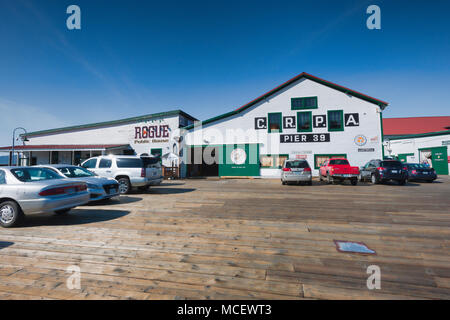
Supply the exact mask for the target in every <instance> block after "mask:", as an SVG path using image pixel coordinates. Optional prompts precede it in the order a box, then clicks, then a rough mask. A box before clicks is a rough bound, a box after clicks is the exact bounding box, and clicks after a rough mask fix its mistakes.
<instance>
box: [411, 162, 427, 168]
mask: <svg viewBox="0 0 450 320" xmlns="http://www.w3.org/2000/svg"><path fill="white" fill-rule="evenodd" d="M408 168H409V169H419V168H420V169H422V168H424V167H423V166H422V165H421V164H418V163H417V164H416V163H408Z"/></svg>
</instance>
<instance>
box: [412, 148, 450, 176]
mask: <svg viewBox="0 0 450 320" xmlns="http://www.w3.org/2000/svg"><path fill="white" fill-rule="evenodd" d="M419 151H420V152H419V154H420V162H421V163H423V162H425V161H427V163H428V164H430V166H431V167H432V168H434V170H436V173H437V174H444V175H448V161H447V156H448V154H447V147H434V148H426V149H420V150H419ZM430 162H431V163H430Z"/></svg>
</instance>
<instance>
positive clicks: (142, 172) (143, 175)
mask: <svg viewBox="0 0 450 320" xmlns="http://www.w3.org/2000/svg"><path fill="white" fill-rule="evenodd" d="M141 178H145V168H142V169H141Z"/></svg>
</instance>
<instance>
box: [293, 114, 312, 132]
mask: <svg viewBox="0 0 450 320" xmlns="http://www.w3.org/2000/svg"><path fill="white" fill-rule="evenodd" d="M297 131H298V132H312V113H311V111H307V112H297Z"/></svg>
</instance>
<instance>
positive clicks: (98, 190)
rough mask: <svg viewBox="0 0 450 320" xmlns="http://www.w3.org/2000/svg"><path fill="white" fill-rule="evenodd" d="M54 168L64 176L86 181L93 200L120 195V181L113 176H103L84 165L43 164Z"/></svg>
mask: <svg viewBox="0 0 450 320" xmlns="http://www.w3.org/2000/svg"><path fill="white" fill-rule="evenodd" d="M41 167H44V168H49V169H51V170H54V171H55V172H56V173H58V174H59V175H61V176H62V177H63V178H70V179H77V180H78V181H83V182H86V185H87V189H88V192H89V194H90V199H91V202H92V201H99V200H106V199H111V198H113V197H117V196H120V192H119V183H118V182H117V181H116V180H115V179H113V178H103V177H99V176H97V175H96V174H95V173H93V172H91V171H89V170H88V169H85V168H83V167H78V166H71V165H65V164H51V165H45V166H41Z"/></svg>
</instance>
